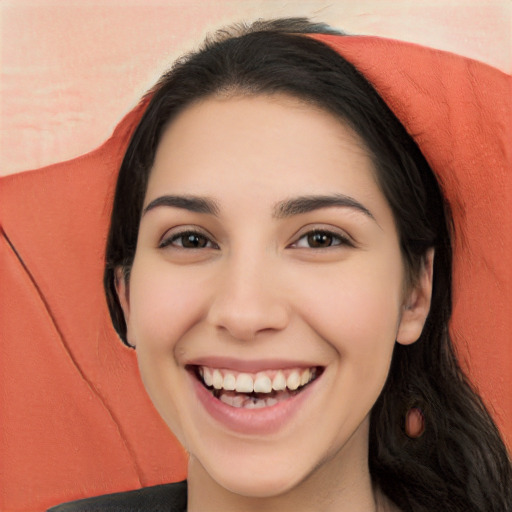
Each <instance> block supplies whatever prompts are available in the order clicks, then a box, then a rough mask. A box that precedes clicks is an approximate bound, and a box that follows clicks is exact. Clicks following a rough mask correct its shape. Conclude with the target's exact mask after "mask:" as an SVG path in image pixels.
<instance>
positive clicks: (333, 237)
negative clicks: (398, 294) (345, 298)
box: [158, 229, 354, 250]
mask: <svg viewBox="0 0 512 512" xmlns="http://www.w3.org/2000/svg"><path fill="white" fill-rule="evenodd" d="M315 236H316V237H324V239H325V238H327V241H328V242H329V244H328V245H327V246H325V247H318V246H317V247H312V246H311V245H308V246H306V247H305V246H300V245H299V244H300V241H301V240H307V242H308V244H311V243H312V237H315ZM185 237H189V241H192V237H195V238H196V240H197V239H201V240H202V241H204V243H205V245H203V246H197V245H196V246H195V247H185V245H184V241H185ZM180 239H181V244H180V245H176V244H175V243H174V242H176V241H177V240H180ZM329 239H330V241H329ZM168 246H173V247H177V248H179V249H184V250H191V249H219V246H218V245H217V244H216V243H215V242H212V240H211V239H210V238H209V237H208V236H207V235H205V234H204V233H201V232H200V231H195V230H193V229H187V230H186V231H181V232H179V233H174V234H172V235H171V236H169V237H167V238H165V239H163V240H162V241H161V242H160V244H159V246H158V247H159V249H163V248H165V247H168ZM339 246H348V247H354V243H353V242H352V241H351V240H350V239H349V238H348V237H347V236H344V235H342V234H340V233H334V232H333V231H330V230H328V229H312V230H310V231H307V232H306V233H303V234H302V235H301V236H300V238H298V239H297V240H296V241H295V242H293V243H292V244H290V245H289V246H288V247H293V248H308V249H329V248H331V247H339Z"/></svg>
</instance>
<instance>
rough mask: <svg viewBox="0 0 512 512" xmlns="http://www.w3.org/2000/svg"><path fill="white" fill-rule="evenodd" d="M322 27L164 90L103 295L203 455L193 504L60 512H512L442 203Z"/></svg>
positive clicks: (125, 205) (264, 26)
mask: <svg viewBox="0 0 512 512" xmlns="http://www.w3.org/2000/svg"><path fill="white" fill-rule="evenodd" d="M326 32H327V33H329V32H330V33H332V32H333V31H331V30H330V29H328V28H326V27H325V26H323V25H315V24H311V23H308V22H307V21H305V20H300V19H294V20H278V21H274V22H268V23H265V22H263V23H258V24H255V25H253V26H252V27H251V28H250V29H249V30H243V29H240V28H239V29H235V30H233V31H229V30H228V31H225V32H222V33H221V35H220V36H218V37H217V38H216V39H215V40H213V41H209V42H207V43H206V45H205V47H204V48H203V49H202V50H201V51H199V52H198V53H196V54H192V55H190V56H188V57H187V58H186V59H184V60H182V61H180V62H178V64H177V65H176V66H175V67H174V69H172V70H171V71H170V72H169V73H168V74H166V75H165V76H164V77H163V78H162V79H161V80H160V82H159V83H158V84H157V86H156V87H155V88H154V90H153V91H152V94H151V100H150V102H149V105H148V108H147V110H146V112H145V114H144V116H143V118H142V120H141V122H140V123H139V126H138V128H137V129H136V131H135V133H134V135H133V138H132V140H131V143H130V145H129V147H128V150H127V152H126V155H125V158H124V161H123V164H122V167H121V170H120V174H119V179H118V184H117V190H116V196H115V202H114V208H113V213H112V222H111V229H110V235H109V240H108V246H107V254H106V259H107V265H106V271H105V289H106V293H107V298H108V301H109V307H110V312H111V316H112V319H113V322H114V325H115V327H116V329H117V331H118V333H119V334H120V336H121V338H122V339H123V340H124V341H125V342H126V343H127V344H129V345H131V346H133V347H135V348H136V351H137V358H138V362H139V367H140V371H141V375H142V378H143V381H144V384H145V386H146V389H147V391H148V393H149V395H150V397H151V398H152V400H153V403H154V404H155V406H156V408H157V410H158V411H159V412H160V414H161V416H162V417H163V419H164V420H165V421H166V422H167V424H168V425H169V427H170V428H171V429H172V430H173V432H174V433H175V434H176V435H177V437H178V439H179V440H180V441H181V442H182V443H183V445H184V446H185V448H186V449H187V450H188V452H189V454H190V461H189V471H188V475H189V476H188V481H187V486H188V502H187V495H186V493H187V487H186V486H185V484H175V485H168V486H160V487H158V488H153V489H148V490H144V491H142V492H135V493H128V494H125V495H117V496H114V497H110V498H99V499H96V500H94V499H93V500H86V502H82V503H80V502H78V503H77V504H74V505H68V506H64V507H70V508H61V509H60V508H59V509H58V510H91V509H94V507H97V508H98V509H102V508H104V507H105V506H106V504H109V505H110V504H117V505H119V506H120V507H121V506H125V507H126V508H127V509H134V508H137V507H139V508H140V509H144V510H145V509H149V508H150V507H153V508H154V509H155V510H156V509H159V508H158V507H161V508H163V507H165V506H167V507H171V504H172V505H173V507H174V508H171V509H172V510H174V509H175V510H184V509H185V508H186V509H187V510H189V511H192V512H193V511H208V510H325V511H327V510H336V511H342V510H347V511H359V510H360V511H374V510H378V511H384V510H403V511H427V510H428V511H432V510H450V511H459V510H460V511H463V510H464V511H468V510H471V511H473V510H474V511H496V512H497V511H500V512H501V511H503V510H510V507H511V500H512V498H511V490H510V481H511V467H510V461H509V459H508V456H507V453H506V450H505V447H504V445H503V443H502V441H501V440H500V437H499V434H498V432H497V429H496V427H495V426H494V424H493V422H492V420H491V419H490V417H489V415H488V413H487V412H486V410H485V408H484V406H483V405H482V403H481V401H480V399H479V398H478V396H477V395H475V394H474V392H473V391H472V390H471V388H470V386H469V385H468V383H467V382H466V380H465V378H464V376H463V374H462V372H461V370H460V368H459V366H458V364H457V361H456V358H455V355H454V352H453V348H452V345H451V341H450V339H449V334H448V327H447V325H448V320H449V318H450V314H451V243H450V217H449V212H448V206H447V205H446V204H445V202H444V200H443V197H442V195H441V192H440V190H439V186H438V184H437V182H436V179H435V177H434V175H433V172H432V171H431V169H430V168H429V166H428V164H427V162H426V160H425V158H424V157H423V155H422V154H421V152H420V150H419V149H418V147H417V146H416V144H415V142H414V141H413V140H412V138H411V137H410V136H409V135H408V134H407V132H406V131H405V129H404V128H403V126H402V125H401V124H400V122H399V121H398V120H397V119H396V117H395V116H394V115H393V113H392V112H391V111H390V110H389V108H388V107H387V106H386V104H385V103H384V102H383V101H382V99H381V98H380V97H379V96H378V94H377V93H376V92H375V91H374V89H373V88H372V87H371V86H370V85H369V84H368V82H367V81H366V80H365V79H364V78H363V77H362V76H361V75H360V74H359V73H358V72H357V71H356V70H355V69H354V67H353V66H352V65H351V64H349V63H348V62H347V61H345V60H344V59H343V58H342V57H341V56H340V55H338V54H337V53H336V52H335V51H334V50H333V49H331V48H330V47H329V46H327V45H326V44H324V43H323V42H321V41H318V40H316V39H314V38H312V37H304V34H312V33H326ZM109 500H110V501H109Z"/></svg>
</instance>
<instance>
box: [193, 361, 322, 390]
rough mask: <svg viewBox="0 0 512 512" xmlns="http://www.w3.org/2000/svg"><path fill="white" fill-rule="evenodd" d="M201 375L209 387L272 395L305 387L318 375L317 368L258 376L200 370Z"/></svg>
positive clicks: (205, 368) (272, 372)
mask: <svg viewBox="0 0 512 512" xmlns="http://www.w3.org/2000/svg"><path fill="white" fill-rule="evenodd" d="M199 374H200V375H201V377H202V378H203V381H204V383H205V384H206V385H207V386H208V387H213V388H215V389H224V390H226V391H237V392H238V393H252V392H254V393H271V392H272V391H284V390H285V389H286V388H288V389H289V390H291V391H294V390H296V389H297V388H299V387H300V386H304V385H305V384H307V383H308V382H310V381H311V380H313V378H314V377H315V375H316V369H315V368H307V369H305V370H302V369H295V370H277V371H268V372H258V373H256V374H249V373H236V372H232V371H229V370H218V369H212V368H209V367H207V366H201V367H200V368H199Z"/></svg>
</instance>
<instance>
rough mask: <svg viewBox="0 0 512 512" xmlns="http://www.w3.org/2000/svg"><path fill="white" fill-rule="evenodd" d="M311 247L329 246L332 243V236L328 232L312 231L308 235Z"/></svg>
mask: <svg viewBox="0 0 512 512" xmlns="http://www.w3.org/2000/svg"><path fill="white" fill-rule="evenodd" d="M308 243H309V246H310V247H329V246H330V245H331V244H332V236H331V235H329V234H328V233H312V234H311V235H309V236H308Z"/></svg>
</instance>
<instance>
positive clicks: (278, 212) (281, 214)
mask: <svg viewBox="0 0 512 512" xmlns="http://www.w3.org/2000/svg"><path fill="white" fill-rule="evenodd" d="M332 207H340V208H352V209H354V210H357V211H359V212H361V213H363V214H364V215H366V216H367V217H369V218H370V219H373V220H375V217H374V216H373V214H372V212H370V210H368V208H366V207H365V206H363V205H362V204H361V203H360V202H359V201H356V200H355V199H354V198H352V197H350V196H345V195H343V194H334V195H332V196H331V195H329V196H323V195H320V196H301V197H296V198H293V199H288V200H286V201H282V202H280V203H278V204H277V205H276V206H275V208H274V217H276V218H278V219H282V218H286V217H291V216H293V215H300V214H303V213H309V212H312V211H314V210H320V209H321V208H332Z"/></svg>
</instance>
